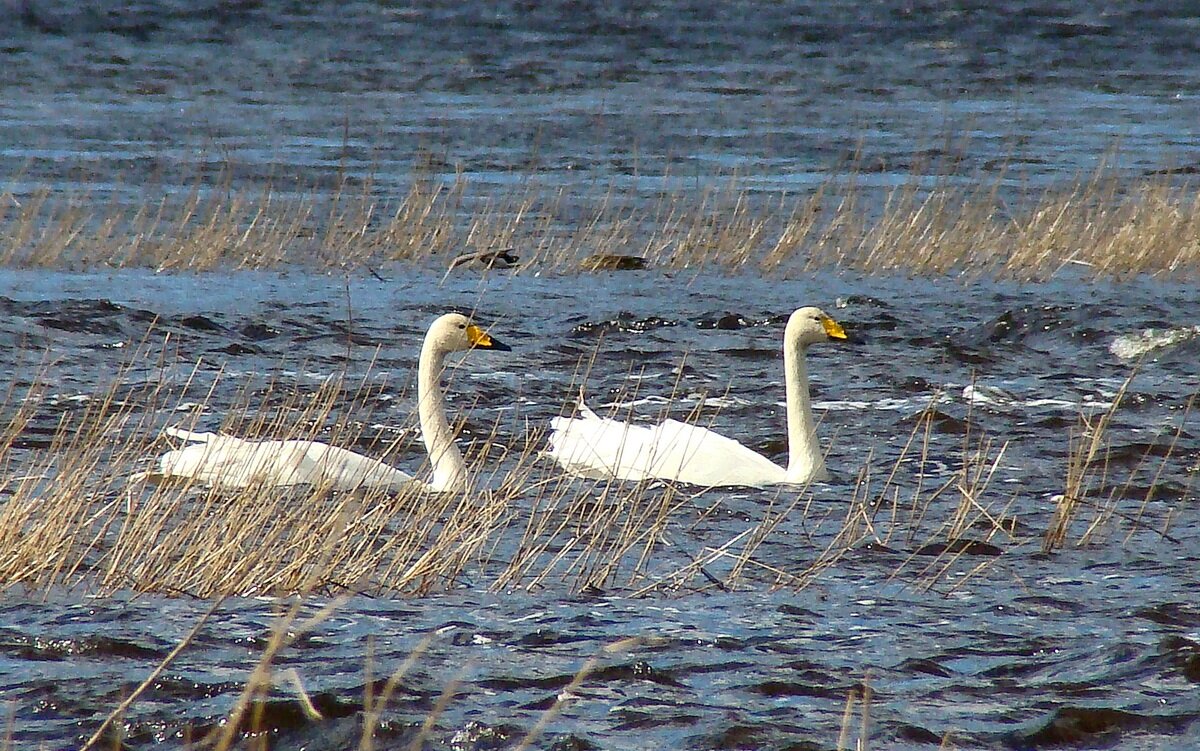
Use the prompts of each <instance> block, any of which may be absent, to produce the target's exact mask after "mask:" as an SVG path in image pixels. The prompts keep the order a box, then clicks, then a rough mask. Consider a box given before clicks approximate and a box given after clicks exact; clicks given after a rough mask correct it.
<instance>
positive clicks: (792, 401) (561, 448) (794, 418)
mask: <svg viewBox="0 0 1200 751" xmlns="http://www.w3.org/2000/svg"><path fill="white" fill-rule="evenodd" d="M845 338H846V334H845V332H844V331H842V327H841V326H839V325H838V324H837V322H836V321H834V320H833V319H832V318H830V317H829V316H828V315H826V314H825V313H823V312H822V311H821V310H820V309H818V308H811V307H810V308H801V309H799V310H797V311H796V312H794V313H792V315H791V317H790V318H789V319H788V324H787V328H786V330H785V331H784V336H783V363H784V383H785V391H786V395H787V422H788V466H787V467H786V468H785V467H780V466H779V465H778V464H775V463H774V462H772V461H771V460H770V459H768V458H767V457H765V456H763V455H762V454H759V453H757V452H756V451H752V450H751V449H749V448H746V447H745V446H743V445H742V444H740V443H738V442H737V441H735V440H733V439H731V438H726V437H725V436H723V435H720V434H719V433H714V432H713V431H711V430H708V429H706V428H701V427H697V426H695V425H688V424H686V423H682V422H679V421H678V420H667V421H665V422H662V423H660V424H658V425H655V426H654V427H647V426H641V425H630V424H628V423H624V422H620V421H618V420H612V419H608V418H604V417H600V416H599V415H597V414H596V413H595V412H593V411H592V410H590V409H588V408H587V406H586V405H584V404H582V403H581V404H580V405H579V410H580V413H581V415H582V416H581V417H575V418H567V417H556V418H554V419H553V420H551V422H550V427H551V433H550V445H549V449H548V450H547V452H546V453H547V454H548V455H549V456H550V457H551V458H553V459H554V460H555V461H556V462H558V463H559V464H560V465H561V466H562V467H563V468H564V469H565V470H567V471H568V472H571V473H572V474H576V475H581V476H584V477H591V478H606V477H615V478H619V479H622V480H648V479H652V478H656V479H662V480H674V481H677V482H685V483H689V484H691V485H701V486H705V487H719V486H732V485H747V486H753V487H763V486H767V485H779V484H783V483H791V484H800V485H802V484H805V483H809V482H813V481H818V480H823V479H825V460H824V457H823V456H822V454H821V449H820V446H819V445H818V443H817V432H816V426H815V424H814V423H813V416H812V405H811V401H810V399H809V394H808V373H807V370H806V368H805V352H806V351H807V350H808V346H809V345H810V344H815V343H816V342H823V341H828V340H830V339H845Z"/></svg>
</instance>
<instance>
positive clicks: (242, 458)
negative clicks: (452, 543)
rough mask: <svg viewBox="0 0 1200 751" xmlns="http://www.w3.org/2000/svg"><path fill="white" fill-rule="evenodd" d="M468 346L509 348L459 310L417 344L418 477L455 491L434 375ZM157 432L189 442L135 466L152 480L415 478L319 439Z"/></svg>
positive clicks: (457, 480)
mask: <svg viewBox="0 0 1200 751" xmlns="http://www.w3.org/2000/svg"><path fill="white" fill-rule="evenodd" d="M473 348H479V349H493V350H500V351H505V352H507V351H510V350H511V348H510V347H509V346H507V345H505V344H502V343H500V342H499V341H498V340H496V339H495V338H493V337H491V336H490V335H488V334H487V332H485V331H483V330H482V329H480V328H479V327H478V326H476V325H475V324H473V323H471V321H470V319H469V318H467V317H466V316H464V315H461V314H459V313H447V314H446V315H444V316H441V317H440V318H438V319H437V320H436V321H434V322H433V323H432V324H431V325H430V327H429V331H428V333H426V334H425V342H424V344H423V345H422V346H421V359H420V361H419V363H418V365H417V412H418V414H419V417H420V423H421V438H422V439H423V440H424V442H425V449H426V451H428V452H429V460H430V463H431V465H432V466H433V479H432V480H430V481H429V482H428V483H419V485H420V486H421V487H423V488H424V489H426V490H428V491H431V492H437V493H449V492H458V491H461V490H463V489H465V488H466V483H467V469H466V465H465V463H464V462H463V455H462V452H461V451H459V449H458V446H457V445H456V444H455V443H454V432H453V431H452V430H451V429H450V422H449V420H447V419H446V403H445V398H444V396H443V395H442V389H441V386H440V385H439V383H438V379H439V378H440V377H441V374H442V369H443V368H444V366H445V361H446V355H448V354H449V353H451V352H461V351H465V350H469V349H473ZM165 432H166V433H167V435H170V436H173V437H175V438H180V439H183V440H185V441H189V442H191V445H189V446H185V447H183V448H181V449H176V450H174V451H168V452H167V453H165V454H163V455H162V456H161V457H159V459H158V466H157V468H156V471H151V472H147V473H143V474H141V475H140V478H142V479H151V480H155V481H158V480H163V479H166V478H190V479H193V480H196V481H198V482H202V483H205V484H208V485H217V486H220V487H224V488H245V487H247V486H250V485H275V486H288V485H313V486H317V487H323V488H330V489H335V490H353V489H355V488H362V487H372V488H384V489H387V490H389V491H393V492H394V491H398V490H401V489H402V488H405V487H408V486H410V485H411V484H413V483H417V482H418V481H417V480H415V479H414V478H413V477H412V476H411V475H409V474H407V473H405V472H401V471H400V470H398V469H395V468H393V467H390V466H388V465H387V464H384V463H383V462H381V461H378V460H376V459H372V458H371V457H369V456H363V455H362V454H358V453H355V452H353V451H349V450H347V449H343V448H338V447H336V446H330V445H329V444H326V443H321V442H319V441H304V440H287V441H247V440H243V439H241V438H235V437H234V436H230V435H220V434H218V433H194V432H191V431H187V430H180V429H178V428H167V429H166V431H165Z"/></svg>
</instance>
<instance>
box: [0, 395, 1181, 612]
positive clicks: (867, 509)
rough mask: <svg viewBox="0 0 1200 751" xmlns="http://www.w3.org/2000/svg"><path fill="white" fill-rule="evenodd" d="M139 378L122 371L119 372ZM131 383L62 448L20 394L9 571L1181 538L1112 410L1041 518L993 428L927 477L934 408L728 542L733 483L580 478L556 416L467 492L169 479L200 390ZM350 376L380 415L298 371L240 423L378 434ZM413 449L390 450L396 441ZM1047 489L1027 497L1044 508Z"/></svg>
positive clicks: (481, 578) (719, 557)
mask: <svg viewBox="0 0 1200 751" xmlns="http://www.w3.org/2000/svg"><path fill="white" fill-rule="evenodd" d="M122 380H123V379H122V377H121V376H120V375H118V377H117V379H116V384H118V385H119V384H120V383H121V382H122ZM118 385H114V387H113V388H112V389H110V390H109V391H108V392H107V394H104V395H101V396H98V397H96V398H91V399H88V400H86V401H82V402H80V403H79V404H78V405H76V406H75V407H74V408H72V409H68V410H66V411H64V412H62V413H61V417H60V419H59V424H58V427H57V429H55V430H54V431H53V435H51V436H49V437H48V438H46V439H45V440H47V441H48V444H47V450H44V451H29V450H26V449H23V448H22V444H23V441H25V440H26V438H27V437H28V436H27V433H28V429H29V425H30V423H31V419H32V417H33V416H34V414H35V413H36V412H37V411H38V410H39V409H42V407H43V405H42V395H41V394H40V393H39V387H38V386H36V385H35V386H34V387H32V388H31V389H30V391H29V392H28V393H12V394H10V395H9V397H8V399H9V401H8V403H7V405H6V406H5V409H4V413H5V414H7V415H9V416H10V417H9V421H8V424H7V426H6V427H5V429H4V431H3V434H2V435H0V458H2V459H3V462H4V466H5V468H6V472H5V473H4V479H3V481H2V484H0V499H2V500H3V502H2V503H0V586H2V587H4V588H14V587H16V588H21V589H25V590H27V591H45V590H47V589H50V588H62V589H68V590H75V591H79V592H85V593H90V594H105V593H112V592H117V591H133V592H159V593H167V594H172V595H186V596H190V597H195V598H212V597H219V596H224V595H234V594H237V595H261V594H286V593H295V592H309V591H315V592H320V593H323V594H327V595H337V594H342V593H369V594H385V595H393V596H404V595H420V594H424V593H428V592H431V591H437V590H442V589H447V588H453V587H457V586H463V585H464V584H465V585H468V586H477V587H487V588H494V589H499V590H512V589H520V588H529V589H533V588H546V587H561V588H563V589H564V591H567V590H579V589H584V588H588V587H602V588H604V587H611V586H616V587H620V588H622V589H623V590H625V591H632V592H636V593H638V594H645V593H649V592H652V591H656V590H672V589H676V588H680V587H688V588H692V587H701V588H703V587H718V588H722V589H730V588H738V587H743V586H784V587H794V588H802V587H805V586H808V585H809V584H811V583H813V582H814V581H817V580H819V579H820V577H821V576H822V575H823V574H824V573H825V572H827V571H828V570H829V569H830V568H831V567H833V566H835V565H837V564H838V563H839V562H840V561H842V560H843V559H844V558H845V557H846V556H847V555H852V554H854V553H855V552H856V551H858V550H860V549H862V548H863V546H881V547H883V548H885V549H890V550H896V549H899V550H906V551H908V553H906V554H905V556H906V557H905V559H904V560H903V562H902V563H901V564H900V565H898V566H897V567H896V568H895V571H894V572H893V573H892V576H893V577H896V578H900V579H901V580H902V581H906V582H908V583H909V584H911V585H913V586H918V587H930V588H939V589H941V588H943V587H946V586H961V584H962V583H963V582H964V581H967V580H968V579H969V578H970V577H971V576H973V575H975V574H977V573H979V572H980V571H982V570H984V569H985V568H987V567H988V566H990V565H992V564H993V563H995V562H996V561H998V560H1000V556H999V554H1000V552H1002V551H1009V552H1011V551H1017V550H1020V549H1022V548H1026V549H1029V550H1034V549H1036V548H1037V547H1038V542H1039V535H1040V533H1039V532H1038V531H1036V530H1038V529H1044V530H1046V531H1045V533H1044V535H1040V539H1041V540H1042V541H1043V545H1044V548H1045V550H1047V551H1050V550H1053V549H1056V548H1060V547H1063V546H1065V545H1071V544H1075V543H1083V542H1093V541H1095V540H1096V539H1097V538H1098V537H1099V535H1100V534H1101V532H1103V531H1105V530H1109V529H1115V528H1118V527H1120V528H1124V529H1126V530H1128V531H1129V532H1130V533H1131V534H1132V533H1144V534H1153V535H1156V536H1161V537H1163V538H1166V539H1169V532H1168V530H1167V528H1166V526H1167V525H1168V524H1169V522H1170V519H1169V517H1167V518H1166V519H1163V518H1161V512H1159V513H1156V514H1149V515H1147V517H1146V518H1142V517H1143V515H1144V514H1146V509H1147V507H1148V504H1149V501H1150V500H1151V494H1152V492H1153V488H1154V486H1155V482H1156V481H1157V479H1158V477H1159V475H1161V474H1162V472H1163V469H1164V468H1165V467H1167V466H1168V463H1169V462H1171V461H1172V456H1171V453H1172V452H1171V451H1169V450H1168V451H1166V452H1165V455H1164V454H1163V453H1162V452H1160V453H1159V454H1158V455H1155V456H1149V455H1148V456H1146V457H1145V460H1144V462H1143V463H1142V464H1139V466H1138V467H1136V468H1135V469H1134V471H1133V473H1131V474H1129V475H1122V474H1121V473H1120V472H1118V471H1117V470H1115V469H1112V468H1107V467H1106V466H1104V465H1103V464H1102V463H1101V461H1100V460H1101V457H1102V456H1103V454H1104V450H1105V446H1106V443H1105V442H1106V440H1107V438H1106V435H1105V429H1106V426H1107V424H1108V421H1109V419H1110V417H1104V418H1101V419H1100V420H1099V421H1093V422H1095V424H1092V423H1090V422H1089V423H1084V426H1085V428H1086V429H1087V431H1088V432H1087V433H1086V435H1085V436H1084V438H1085V440H1079V441H1076V442H1075V444H1074V446H1073V449H1072V452H1071V455H1070V460H1069V461H1068V463H1067V464H1068V466H1066V467H1064V468H1063V475H1064V478H1065V479H1064V485H1063V492H1062V496H1061V500H1060V502H1059V503H1058V505H1057V507H1056V508H1054V509H1053V510H1052V512H1051V511H1050V510H1047V509H1046V506H1047V504H1046V503H1044V502H1041V501H1036V500H1035V501H1034V503H1033V504H1032V505H1033V506H1034V507H1037V508H1042V509H1043V513H1042V514H1041V516H1040V517H1039V516H1038V515H1037V513H1036V512H1035V513H1033V514H1030V515H1029V517H1028V518H1026V519H1020V520H1018V519H1017V518H1016V517H1015V516H1014V512H1013V511H1012V508H1013V506H1014V503H1015V501H1016V499H1015V498H1014V497H1012V496H1011V495H1009V494H1007V493H1006V492H1004V491H1001V490H995V489H993V486H992V481H993V478H994V477H995V474H996V471H997V468H998V466H999V465H1000V463H1001V459H1002V457H1003V454H1004V451H1005V446H1004V445H998V444H996V443H995V442H994V441H992V440H991V439H990V438H988V437H987V436H982V435H968V436H966V437H964V439H963V442H962V444H961V448H960V450H959V452H958V454H959V459H958V469H957V471H955V472H954V473H952V474H949V475H947V474H946V473H945V472H943V473H941V474H939V475H937V476H934V475H933V474H932V473H930V474H928V475H927V473H928V472H929V469H928V468H929V467H930V466H931V464H930V462H929V452H930V446H931V444H932V443H933V442H934V441H935V440H942V441H945V440H946V439H945V438H944V437H942V438H936V437H935V435H934V433H933V430H932V419H933V418H932V415H933V414H934V412H933V407H931V408H930V412H929V414H928V415H927V416H926V417H925V418H924V419H922V420H920V421H918V423H917V425H916V427H915V428H914V430H913V432H912V434H911V435H910V436H909V438H908V440H907V441H906V442H905V444H904V445H903V447H902V448H900V449H899V455H898V458H896V459H895V460H894V461H889V466H887V467H885V468H884V470H883V471H882V472H880V471H879V470H878V469H877V468H876V467H875V466H874V462H873V460H871V459H870V458H868V459H867V461H866V462H865V463H864V465H863V466H862V467H861V469H860V470H859V475H858V478H857V483H856V485H855V488H854V490H853V492H852V494H851V495H850V497H849V498H844V499H840V501H839V502H838V503H836V504H829V503H816V504H814V502H813V501H814V498H813V495H812V494H811V493H809V492H807V490H804V491H797V490H796V489H790V490H788V489H784V490H777V491H770V492H768V493H767V495H765V497H764V500H765V501H766V502H767V505H766V506H765V507H763V506H761V505H760V506H759V511H757V512H755V513H756V514H757V516H758V518H756V519H752V520H748V521H746V522H745V523H739V524H736V525H722V524H720V523H718V524H717V525H716V528H717V529H720V530H722V531H721V534H722V535H726V536H728V539H718V540H713V539H710V538H711V535H712V533H711V531H709V532H705V531H704V530H711V529H712V527H713V525H711V524H709V523H708V519H709V517H711V516H712V515H714V514H721V513H724V512H725V511H726V509H723V508H722V504H723V503H724V501H722V500H721V494H714V493H704V492H700V493H694V492H693V491H690V490H687V489H685V488H682V487H678V486H674V485H671V484H666V485H663V484H654V483H644V484H630V483H620V482H618V483H608V482H595V481H580V480H575V479H571V478H567V477H564V476H563V475H561V474H560V473H559V472H558V471H557V470H556V469H555V468H552V467H550V466H548V464H549V463H548V462H547V461H545V460H543V459H541V458H540V457H539V456H538V451H539V449H540V447H541V446H542V444H543V443H544V439H543V437H542V436H541V435H539V434H536V433H535V434H532V435H517V436H513V435H501V434H500V433H499V431H498V430H496V429H494V430H493V432H492V435H490V436H487V437H486V438H484V439H482V440H476V441H475V442H474V443H472V445H471V446H470V447H469V448H468V462H469V464H471V465H472V466H475V467H487V468H488V469H487V470H485V471H484V473H483V474H481V475H480V476H479V477H477V478H476V480H475V483H474V484H475V487H474V490H472V491H471V492H469V493H467V494H465V495H461V496H454V495H443V496H431V495H421V494H418V493H417V492H415V491H414V492H411V493H401V494H398V495H389V494H386V493H383V492H380V491H368V490H363V491H359V492H342V493H335V492H330V491H328V489H326V488H320V487H315V488H313V487H299V488H292V489H285V490H281V489H278V488H273V487H253V488H250V489H243V490H237V491H229V490H222V489H219V488H210V487H201V486H197V485H194V484H192V483H188V482H174V483H163V484H160V485H149V484H146V483H144V482H142V481H139V480H137V479H135V477H136V475H137V474H138V473H139V472H140V471H143V470H145V469H147V468H148V467H147V462H148V460H149V458H150V457H153V456H156V455H157V454H158V453H160V452H161V451H162V450H164V449H165V448H166V445H165V444H166V441H165V439H163V438H160V437H159V434H160V431H161V428H162V427H163V425H164V422H163V421H164V420H166V419H170V420H173V421H175V422H183V423H184V424H186V423H187V420H188V416H189V414H191V412H192V411H194V410H195V406H194V405H192V404H191V399H192V398H193V397H194V396H195V394H194V393H192V391H193V390H189V388H188V386H187V385H186V384H184V385H183V386H179V385H175V386H165V385H164V386H155V385H149V386H146V387H145V388H143V389H141V390H138V391H135V392H131V391H129V390H128V389H125V390H121V389H120V388H119V386H118ZM346 394H350V395H351V403H350V404H349V406H348V407H347V408H346V409H344V410H342V409H339V410H338V412H339V413H343V414H355V413H359V414H362V413H365V412H369V408H367V407H366V406H364V405H365V403H366V402H367V401H369V397H370V395H371V387H369V386H366V385H364V384H349V385H347V384H344V383H336V382H329V383H326V384H325V385H324V386H323V387H322V388H320V389H318V390H317V391H316V392H315V393H313V392H309V393H302V392H300V391H298V390H291V391H289V390H287V389H285V388H283V387H281V386H277V385H276V386H271V387H269V388H267V389H266V390H265V391H264V390H262V389H259V390H255V391H244V392H243V393H242V394H241V395H240V397H238V398H237V399H236V400H235V403H236V405H237V406H236V407H234V408H233V409H228V410H226V412H227V414H228V415H229V417H228V419H227V421H226V426H227V429H228V430H229V431H230V432H232V433H234V434H237V435H240V436H251V437H253V436H270V437H284V438H301V439H311V438H314V437H319V438H320V439H321V440H325V441H328V442H331V443H333V444H335V445H341V446H359V445H360V444H359V438H360V432H361V427H360V426H361V423H354V424H350V423H346V422H341V423H339V422H337V421H336V420H334V418H333V415H334V413H335V411H334V409H333V405H334V404H335V403H338V404H341V405H342V406H343V407H345V406H346V404H345V402H344V399H345V396H346ZM339 400H341V401H339ZM181 405H182V406H181ZM1114 409H1115V407H1114ZM1185 419H1186V416H1185ZM1182 424H1183V423H1182V422H1181V423H1180V428H1179V430H1180V431H1182V429H1183V428H1182ZM944 447H945V446H944V444H943V448H944ZM394 448H396V447H395V446H377V447H375V448H374V449H373V450H372V452H373V453H374V454H375V455H377V456H380V457H381V458H384V459H385V460H387V459H389V457H391V456H394V453H393V451H392V450H393V449H394ZM943 455H944V454H943ZM1134 475H1136V476H1137V478H1138V481H1139V482H1142V483H1148V484H1147V485H1146V487H1148V488H1149V490H1147V491H1146V494H1145V495H1146V497H1145V499H1144V501H1143V502H1142V503H1141V505H1140V507H1139V508H1135V509H1129V508H1127V506H1128V504H1127V503H1122V499H1125V498H1128V496H1129V492H1128V489H1129V487H1130V484H1131V483H1132V482H1133V479H1134ZM1030 505H1031V504H1030V503H1029V502H1028V499H1026V503H1025V504H1024V508H1025V509H1029V507H1030ZM1084 512H1088V513H1091V514H1092V516H1091V517H1090V518H1089V519H1088V520H1087V523H1086V525H1085V527H1086V528H1085V529H1084V530H1083V531H1082V533H1077V534H1076V536H1074V537H1072V535H1071V525H1072V522H1073V521H1075V520H1077V519H1079V518H1080V517H1081V514H1084ZM1026 513H1028V511H1026ZM1151 517H1153V518H1151ZM1030 525H1037V527H1033V526H1030ZM1152 527H1154V528H1153V529H1152ZM797 534H801V535H802V536H803V537H802V538H801V539H798V538H797ZM776 544H778V545H781V546H783V547H784V548H786V550H787V551H788V552H787V554H786V555H785V556H783V558H784V559H785V560H786V561H787V563H786V564H781V563H779V559H780V558H781V556H780V554H779V553H778V550H775V551H772V548H773V547H774V546H775V545H776Z"/></svg>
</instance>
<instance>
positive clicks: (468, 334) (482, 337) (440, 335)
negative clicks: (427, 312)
mask: <svg viewBox="0 0 1200 751" xmlns="http://www.w3.org/2000/svg"><path fill="white" fill-rule="evenodd" d="M425 343H426V346H429V345H432V346H434V347H436V348H437V349H439V350H441V351H442V352H463V351H465V350H468V349H494V350H498V351H500V352H510V351H512V347H510V346H508V345H507V344H504V343H502V342H501V341H500V340H498V339H496V338H495V337H493V336H492V335H491V334H489V333H488V332H486V331H484V330H483V329H481V328H479V327H478V326H476V325H475V324H474V323H471V319H470V318H467V317H466V316H465V315H463V314H462V313H447V314H446V315H444V316H441V317H440V318H438V319H437V320H436V321H434V322H433V324H432V325H430V327H429V333H428V334H426V335H425Z"/></svg>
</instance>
